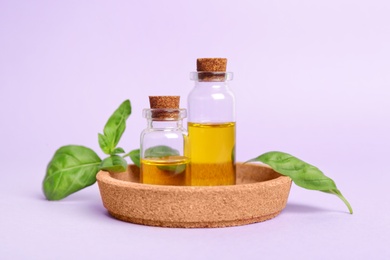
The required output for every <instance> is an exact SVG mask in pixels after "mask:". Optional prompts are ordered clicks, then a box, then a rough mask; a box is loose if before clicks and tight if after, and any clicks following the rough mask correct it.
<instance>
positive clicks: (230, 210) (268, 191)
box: [97, 163, 291, 228]
mask: <svg viewBox="0 0 390 260" xmlns="http://www.w3.org/2000/svg"><path fill="white" fill-rule="evenodd" d="M97 181H98V185H99V190H100V194H101V197H102V201H103V205H104V207H105V208H106V209H107V210H108V212H109V213H110V214H111V215H112V216H113V217H114V218H117V219H119V220H122V221H126V222H131V223H136V224H142V225H148V226H160V227H175V228H209V227H210V228H211V227H212V228H214V227H229V226H238V225H245V224H251V223H257V222H262V221H265V220H269V219H272V218H274V217H275V216H277V215H278V214H279V213H280V212H281V211H282V209H284V207H285V206H286V203H287V199H288V195H289V192H290V187H291V179H290V178H289V177H286V176H281V175H280V174H278V173H276V172H275V171H273V170H272V169H271V168H269V167H267V166H262V165H256V164H245V165H244V164H241V163H237V185H230V186H213V187H210V186H207V187H201V186H199V187H194V186H192V187H190V186H162V185H148V184H141V183H139V168H138V167H137V166H135V165H129V167H128V170H127V172H123V173H116V174H110V173H108V172H104V171H100V172H99V173H98V175H97Z"/></svg>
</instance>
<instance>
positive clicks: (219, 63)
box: [196, 58, 227, 72]
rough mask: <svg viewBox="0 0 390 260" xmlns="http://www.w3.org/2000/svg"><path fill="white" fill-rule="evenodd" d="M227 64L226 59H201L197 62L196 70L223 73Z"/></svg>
mask: <svg viewBox="0 0 390 260" xmlns="http://www.w3.org/2000/svg"><path fill="white" fill-rule="evenodd" d="M226 64H227V59H226V58H199V59H197V60H196V70H197V71H208V72H222V71H226Z"/></svg>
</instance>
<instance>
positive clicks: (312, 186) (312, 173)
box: [247, 152, 353, 214]
mask: <svg viewBox="0 0 390 260" xmlns="http://www.w3.org/2000/svg"><path fill="white" fill-rule="evenodd" d="M256 161H259V162H262V163H265V164H267V165H269V166H270V167H271V168H272V169H274V170H275V171H277V172H278V173H280V174H282V175H286V176H289V177H290V178H291V179H292V181H293V182H294V183H295V184H296V185H298V186H300V187H302V188H305V189H309V190H319V191H322V192H326V193H331V194H334V195H336V196H338V197H339V198H340V199H341V200H342V201H343V202H344V203H345V205H346V206H347V207H348V210H349V212H350V213H351V214H352V213H353V210H352V207H351V205H350V204H349V202H348V201H347V200H346V199H345V198H344V196H343V195H342V194H341V192H340V191H339V190H338V189H337V187H336V183H335V182H334V181H333V180H332V179H331V178H329V177H327V176H325V175H324V173H323V172H322V171H320V170H319V169H318V168H317V167H315V166H313V165H311V164H308V163H306V162H304V161H302V160H300V159H298V158H296V157H294V156H292V155H290V154H287V153H283V152H268V153H264V154H262V155H260V156H258V157H256V158H253V159H251V160H249V161H247V162H256Z"/></svg>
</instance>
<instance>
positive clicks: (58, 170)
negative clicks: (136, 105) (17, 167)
mask: <svg viewBox="0 0 390 260" xmlns="http://www.w3.org/2000/svg"><path fill="white" fill-rule="evenodd" d="M130 114H131V105H130V101H129V100H125V101H124V102H123V103H122V104H121V105H120V106H119V107H118V109H117V110H115V112H114V113H113V114H112V115H111V117H110V118H109V119H108V121H107V123H106V125H105V126H104V130H103V134H99V135H98V137H99V138H98V140H99V145H100V148H101V149H102V151H103V152H104V153H105V154H108V155H109V157H107V158H105V159H104V160H101V159H100V157H99V156H98V155H97V154H96V153H95V152H94V151H93V150H92V149H90V148H88V147H85V146H80V145H67V146H63V147H60V148H59V149H58V150H57V151H56V152H55V154H54V156H53V158H52V159H51V161H50V162H49V164H48V166H47V169H46V175H45V178H44V180H43V184H42V186H43V193H44V195H45V197H46V198H47V199H48V200H61V199H63V198H65V197H67V196H69V195H70V194H72V193H75V192H77V191H79V190H81V189H83V188H86V187H88V186H90V185H92V184H94V183H95V182H96V174H97V173H98V172H99V170H105V171H109V172H123V171H125V170H126V168H127V162H126V160H125V159H124V158H122V157H121V156H119V155H118V154H121V153H125V151H124V150H123V148H121V147H116V146H117V145H118V143H119V140H120V138H121V137H122V134H123V132H124V131H125V129H126V120H127V119H128V117H129V116H130Z"/></svg>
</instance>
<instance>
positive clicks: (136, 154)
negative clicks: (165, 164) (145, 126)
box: [123, 149, 141, 167]
mask: <svg viewBox="0 0 390 260" xmlns="http://www.w3.org/2000/svg"><path fill="white" fill-rule="evenodd" d="M126 156H129V157H130V159H131V160H132V161H133V163H134V164H135V165H137V166H138V167H141V162H140V150H139V149H135V150H132V151H131V152H129V153H128V154H126V155H124V156H123V157H126Z"/></svg>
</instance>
